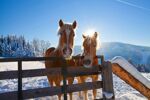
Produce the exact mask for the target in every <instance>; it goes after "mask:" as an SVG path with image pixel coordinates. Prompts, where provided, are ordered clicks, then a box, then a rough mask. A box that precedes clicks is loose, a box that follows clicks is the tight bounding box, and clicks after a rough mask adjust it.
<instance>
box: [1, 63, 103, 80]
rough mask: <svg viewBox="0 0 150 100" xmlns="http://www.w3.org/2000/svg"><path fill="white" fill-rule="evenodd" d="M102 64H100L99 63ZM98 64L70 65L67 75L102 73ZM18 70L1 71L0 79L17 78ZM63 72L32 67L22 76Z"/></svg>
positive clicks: (55, 69) (59, 69)
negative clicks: (88, 65)
mask: <svg viewBox="0 0 150 100" xmlns="http://www.w3.org/2000/svg"><path fill="white" fill-rule="evenodd" d="M99 66H100V65H99ZM99 68H101V66H100V67H98V66H94V67H92V68H84V67H82V66H80V67H68V68H67V76H68V77H75V76H83V75H96V74H100V71H99ZM17 73H18V71H3V72H0V80H4V79H15V78H18V76H17V75H18V74H17ZM56 74H61V68H49V69H31V70H22V77H23V78H25V77H37V76H46V75H56Z"/></svg>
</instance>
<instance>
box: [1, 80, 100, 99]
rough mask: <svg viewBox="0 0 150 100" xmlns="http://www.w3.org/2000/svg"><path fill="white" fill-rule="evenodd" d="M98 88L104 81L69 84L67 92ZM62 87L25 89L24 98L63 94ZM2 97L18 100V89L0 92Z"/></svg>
mask: <svg viewBox="0 0 150 100" xmlns="http://www.w3.org/2000/svg"><path fill="white" fill-rule="evenodd" d="M98 88H102V81H97V82H86V83H80V84H72V85H67V91H66V92H67V93H70V92H78V91H84V90H92V89H98ZM61 89H62V86H61V87H46V88H38V89H30V90H23V99H29V98H37V97H44V96H53V95H57V94H62V93H63V92H62V91H61ZM0 98H1V99H2V100H10V98H11V100H16V98H17V91H14V92H7V93H0Z"/></svg>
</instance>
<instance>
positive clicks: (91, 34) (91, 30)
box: [84, 29, 96, 36]
mask: <svg viewBox="0 0 150 100" xmlns="http://www.w3.org/2000/svg"><path fill="white" fill-rule="evenodd" d="M95 32H96V31H95V29H88V30H86V31H85V32H84V35H85V36H93V34H94V33H95Z"/></svg>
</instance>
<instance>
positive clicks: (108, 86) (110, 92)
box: [102, 61, 115, 100]
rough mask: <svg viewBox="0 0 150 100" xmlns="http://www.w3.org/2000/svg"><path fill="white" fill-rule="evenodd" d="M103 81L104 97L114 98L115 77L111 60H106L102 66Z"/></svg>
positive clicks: (106, 98) (107, 99) (109, 99)
mask: <svg viewBox="0 0 150 100" xmlns="http://www.w3.org/2000/svg"><path fill="white" fill-rule="evenodd" d="M102 81H103V88H102V91H103V99H104V100H114V99H115V95H114V89H113V78H112V67H111V63H110V62H109V61H107V62H104V63H103V66H102Z"/></svg>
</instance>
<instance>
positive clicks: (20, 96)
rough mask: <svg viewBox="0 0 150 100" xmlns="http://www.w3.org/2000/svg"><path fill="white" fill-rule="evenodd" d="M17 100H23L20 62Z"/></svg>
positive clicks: (19, 65) (19, 64) (19, 62)
mask: <svg viewBox="0 0 150 100" xmlns="http://www.w3.org/2000/svg"><path fill="white" fill-rule="evenodd" d="M10 99H11V98H10ZM18 100H23V97H22V61H21V60H19V61H18Z"/></svg>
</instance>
